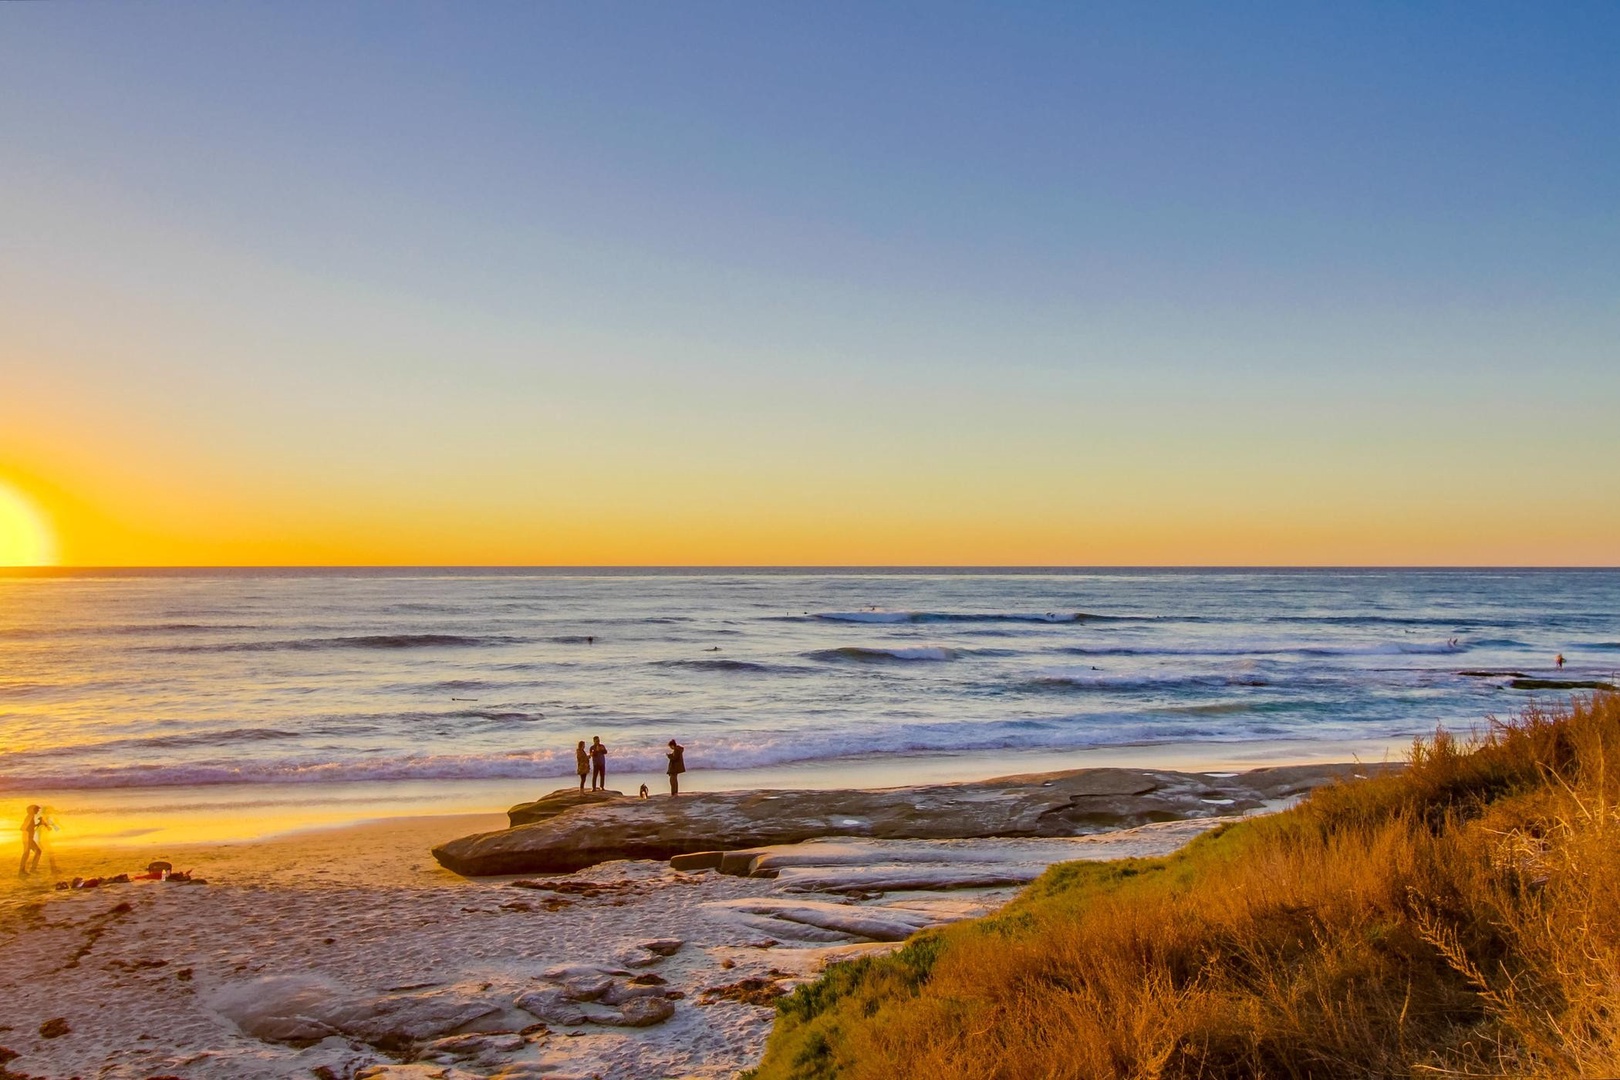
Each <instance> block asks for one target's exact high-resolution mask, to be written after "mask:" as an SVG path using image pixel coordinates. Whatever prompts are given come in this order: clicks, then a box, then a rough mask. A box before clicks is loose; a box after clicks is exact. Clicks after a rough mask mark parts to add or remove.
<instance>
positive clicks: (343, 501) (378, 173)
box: [0, 0, 1620, 566]
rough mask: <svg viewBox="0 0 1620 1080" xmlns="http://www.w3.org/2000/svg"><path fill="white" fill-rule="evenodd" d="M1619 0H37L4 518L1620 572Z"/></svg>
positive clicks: (905, 559) (21, 111)
mask: <svg viewBox="0 0 1620 1080" xmlns="http://www.w3.org/2000/svg"><path fill="white" fill-rule="evenodd" d="M1617 56H1620V5H1614V4H1591V5H1583V4H1577V3H1570V4H1559V5H1534V4H1523V3H1520V4H1493V3H1468V4H1461V3H1458V4H1439V3H1437V4H1405V3H1403V4H1379V3H1371V4H1358V5H1335V4H1287V5H1285V4H1266V5H1259V4H1245V3H1232V4H1219V5H1217V4H1175V3H1166V4H1153V5H1125V4H1116V5H1101V4H1096V5H1093V4H1071V3H1063V4H1041V3H1028V4H1021V5H992V4H984V5H961V4H950V3H928V4H907V3H888V4H871V3H860V4H853V3H852V4H842V3H825V4H815V5H786V4H744V3H735V4H729V3H682V4H668V3H651V2H648V3H613V2H601V3H596V2H593V3H589V4H585V3H555V4H532V3H503V2H498V0H486V2H482V3H479V4H476V5H465V4H453V3H448V2H443V3H412V2H388V3H353V2H338V3H327V2H320V3H316V2H300V0H286V2H278V3H274V4H265V3H259V4H251V3H237V4H214V5H210V4H201V3H195V2H184V3H182V2H156V3H147V4H138V5H117V4H95V3H90V4H43V3H41V4H5V5H0V564H4V563H6V562H8V561H9V562H12V563H20V562H60V563H63V564H67V565H88V566H98V565H280V564H291V565H300V564H373V565H389V564H402V565H421V564H447V565H477V564H501V565H542V564H561V565H608V564H656V565H700V564H712V565H744V564H751V565H772V564H776V565H809V564H821V565H874V564H886V565H1019V564H1022V565H1104V564H1124V565H1166V564H1190V565H1200V564H1202V565H1240V564H1241V565H1254V564H1292V565H1366V564H1372V565H1391V564H1395V565H1418V564H1426V565H1434V564H1440V565H1447V564H1453V565H1482V564H1489V565H1506V564H1518V565H1525V564H1530V565H1615V564H1617V563H1620V426H1617V424H1616V422H1615V414H1616V405H1617V403H1620V61H1617V60H1616V59H1615V58H1616V57H1617Z"/></svg>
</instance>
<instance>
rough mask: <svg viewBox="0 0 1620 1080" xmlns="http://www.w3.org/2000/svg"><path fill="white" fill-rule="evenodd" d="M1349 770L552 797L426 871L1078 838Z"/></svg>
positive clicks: (1272, 793)
mask: <svg viewBox="0 0 1620 1080" xmlns="http://www.w3.org/2000/svg"><path fill="white" fill-rule="evenodd" d="M1360 769H1361V767H1360V766H1356V765H1299V766H1286V767H1282V768H1272V769H1256V770H1253V771H1251V772H1247V773H1242V774H1240V775H1237V776H1217V775H1213V774H1207V773H1178V772H1168V771H1162V770H1144V769H1080V770H1074V771H1070V772H1055V773H1035V774H1030V775H1024V776H1008V777H1002V778H999V779H995V780H985V781H981V782H977V783H971V784H932V785H927V786H921V787H902V788H884V789H878V790H825V791H723V792H713V793H698V794H691V795H682V796H680V797H679V798H670V797H662V798H657V799H633V798H624V797H618V796H612V795H608V796H605V797H604V796H603V794H602V793H597V795H596V797H595V798H590V797H587V798H583V799H582V798H580V793H579V792H578V791H577V790H574V789H571V788H565V789H563V790H561V791H558V792H553V793H552V794H551V795H548V796H546V797H545V798H544V799H540V800H537V801H536V802H534V803H526V804H524V805H523V806H520V807H514V808H513V810H512V812H511V817H512V820H514V821H516V820H518V819H519V817H523V818H524V819H525V820H527V821H528V823H527V824H521V825H517V826H516V827H514V828H510V829H501V830H499V831H497V832H489V833H478V834H476V835H473V836H464V837H462V838H461V839H459V840H452V841H450V842H449V843H447V844H443V845H441V846H439V847H436V848H434V849H433V857H434V858H436V859H438V860H439V862H440V864H442V865H443V866H445V867H446V868H448V869H450V870H453V871H455V872H456V873H458V874H465V875H467V876H469V877H480V876H491V875H496V874H532V873H571V872H573V871H575V870H582V869H584V868H585V867H588V866H594V865H596V864H597V863H601V862H608V861H610V860H614V859H657V860H666V859H670V858H673V857H674V856H677V855H690V854H694V853H698V852H715V851H725V852H728V853H736V852H739V851H743V850H745V849H749V848H764V847H771V846H774V845H780V844H796V843H799V842H801V841H804V840H812V839H815V838H818V837H824V836H850V837H862V838H876V839H894V840H960V839H978V838H988V837H1001V836H1009V837H1011V836H1036V837H1058V836H1081V835H1085V834H1088V833H1095V832H1101V831H1104V830H1108V829H1120V828H1130V827H1132V826H1136V825H1144V824H1148V823H1150V822H1156V821H1178V820H1183V819H1187V818H1207V817H1218V816H1226V815H1232V814H1241V813H1244V812H1246V811H1250V810H1258V809H1261V808H1263V807H1264V806H1265V805H1266V804H1267V803H1268V802H1271V801H1273V800H1277V799H1282V798H1286V797H1289V796H1292V795H1296V794H1299V793H1301V792H1304V791H1308V790H1309V789H1310V788H1312V787H1315V786H1317V785H1319V784H1323V783H1327V782H1329V781H1331V780H1334V779H1338V778H1341V777H1350V776H1352V775H1355V774H1356V773H1357V772H1358V770H1360ZM520 812H521V813H520ZM751 854H752V853H750V855H751Z"/></svg>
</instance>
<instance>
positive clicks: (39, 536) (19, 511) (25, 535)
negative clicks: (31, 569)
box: [0, 480, 56, 566]
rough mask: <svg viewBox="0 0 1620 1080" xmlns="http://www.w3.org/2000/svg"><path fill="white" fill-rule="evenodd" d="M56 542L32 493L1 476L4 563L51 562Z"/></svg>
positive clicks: (0, 548) (0, 528) (0, 522)
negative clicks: (25, 492) (23, 491)
mask: <svg viewBox="0 0 1620 1080" xmlns="http://www.w3.org/2000/svg"><path fill="white" fill-rule="evenodd" d="M55 562H56V544H55V541H54V539H53V538H52V536H51V529H50V526H49V525H47V524H46V522H45V516H44V515H43V514H42V513H41V512H40V510H39V508H38V507H36V506H35V505H34V504H33V503H32V502H31V501H29V499H28V497H27V496H25V495H24V494H23V493H22V492H20V491H18V490H17V489H16V488H14V487H12V486H11V485H9V484H7V483H6V482H5V481H3V480H0V566H50V565H52V564H54V563H55Z"/></svg>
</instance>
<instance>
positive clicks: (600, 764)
mask: <svg viewBox="0 0 1620 1080" xmlns="http://www.w3.org/2000/svg"><path fill="white" fill-rule="evenodd" d="M590 755H591V790H592V791H595V790H597V789H598V788H600V789H602V790H603V791H606V790H607V747H605V746H603V745H602V736H600V735H592V736H591V750H590Z"/></svg>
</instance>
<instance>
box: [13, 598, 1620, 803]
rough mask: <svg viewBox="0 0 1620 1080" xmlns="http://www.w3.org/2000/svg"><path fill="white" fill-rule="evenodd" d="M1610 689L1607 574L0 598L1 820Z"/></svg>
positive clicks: (952, 756)
mask: <svg viewBox="0 0 1620 1080" xmlns="http://www.w3.org/2000/svg"><path fill="white" fill-rule="evenodd" d="M1558 653H1562V654H1563V655H1564V656H1565V658H1566V659H1567V666H1566V667H1565V668H1564V670H1563V671H1562V672H1557V671H1555V670H1554V666H1553V662H1554V657H1555V655H1557V654H1558ZM1616 668H1620V571H1614V570H1179V569H1160V570H1114V569H1100V570H1052V571H1024V570H1017V571H994V570H986V571H971V570H948V571H915V570H870V571H860V570H838V571H820V570H815V571H798V570H752V569H750V570H701V571H692V570H684V571H683V570H667V571H666V570H657V571H649V570H600V571H579V570H566V571H565V570H526V569H523V570H483V569H477V570H440V569H433V570H392V569H390V570H224V571H221V570H208V571H201V570H198V571H121V572H105V571H104V572H93V571H72V572H69V571H57V572H51V573H43V574H40V573H35V574H24V573H12V574H9V575H6V576H3V577H0V792H4V793H5V794H6V796H7V797H8V800H9V801H16V799H20V798H22V797H24V796H25V794H26V793H29V792H35V791H44V792H53V793H60V792H75V791H77V792H85V791H95V790H100V791H104V792H106V791H124V792H131V793H133V792H136V791H141V792H148V793H150V792H153V791H168V792H171V793H173V792H177V791H180V790H186V791H193V792H194V791H197V790H206V789H209V788H211V787H214V786H219V785H228V786H230V787H231V789H232V790H233V791H234V792H236V793H237V796H236V797H238V798H241V797H242V796H241V794H240V793H241V792H242V791H244V790H246V791H249V792H258V793H259V794H260V795H264V794H265V793H267V792H271V791H274V792H277V793H278V794H276V795H275V796H274V799H279V800H297V799H303V798H310V797H313V796H311V795H308V794H299V793H300V792H306V793H307V792H313V791H315V790H316V788H314V787H309V785H323V784H324V785H332V784H341V785H345V787H344V790H345V791H348V792H353V791H356V790H359V791H361V792H365V791H367V790H371V791H376V792H381V791H383V790H385V786H386V785H400V784H416V785H423V784H427V785H429V786H433V787H437V786H440V785H444V784H449V783H451V782H470V781H503V782H505V781H510V782H514V783H519V782H521V783H524V784H527V783H528V782H530V781H560V782H564V783H567V782H572V777H573V773H574V757H573V752H572V751H573V747H574V744H575V742H576V741H578V740H580V739H586V740H589V739H590V737H592V736H601V738H602V740H603V741H604V742H605V743H606V744H607V745H608V747H609V748H610V758H609V768H610V779H612V778H614V777H616V776H621V775H631V774H634V775H641V774H646V775H648V776H656V774H658V773H659V772H661V771H662V766H663V761H664V758H663V753H664V744H665V742H666V741H667V740H668V739H670V738H675V739H678V740H679V741H680V742H682V743H683V744H685V746H686V747H687V751H686V760H687V763H688V766H689V767H690V769H691V770H692V774H691V777H690V781H691V786H692V787H693V788H694V789H701V788H703V787H707V788H711V789H713V788H720V787H726V786H731V785H730V784H729V783H728V776H735V777H739V778H744V779H746V778H748V777H757V776H758V775H759V773H760V770H778V772H781V771H782V770H786V773H784V775H791V774H792V772H793V770H795V769H807V768H811V767H815V768H818V769H819V770H820V772H819V773H818V775H820V776H822V777H823V778H825V777H826V776H829V775H833V776H835V775H837V773H838V771H839V770H838V768H837V767H838V766H839V764H840V763H848V764H849V765H850V766H851V767H852V768H853V767H854V766H856V765H863V766H867V767H870V766H871V765H872V764H873V762H874V761H880V762H881V763H883V764H884V765H885V767H887V768H888V769H889V770H890V775H894V776H904V775H905V774H906V772H907V769H908V765H907V763H908V762H923V761H935V762H937V761H938V760H941V759H949V760H951V761H954V762H956V763H957V764H956V767H955V771H956V772H957V773H959V774H961V775H976V776H989V775H995V774H997V773H998V772H999V773H1006V772H1010V771H1027V770H1028V767H1029V766H1030V764H1031V763H1032V762H1033V763H1035V764H1039V763H1040V762H1042V761H1046V760H1052V761H1057V760H1058V759H1060V758H1061V759H1062V761H1063V763H1066V764H1072V763H1074V761H1075V755H1077V754H1078V755H1080V760H1081V761H1082V762H1083V761H1084V760H1085V755H1086V754H1087V753H1102V752H1105V751H1106V752H1107V757H1108V763H1110V764H1118V763H1121V762H1122V761H1124V760H1129V759H1131V758H1132V757H1133V756H1138V757H1141V758H1142V759H1143V760H1144V761H1145V760H1149V759H1151V758H1154V757H1155V755H1158V756H1162V754H1163V752H1164V751H1165V749H1166V748H1172V747H1174V748H1182V749H1183V750H1185V749H1186V748H1199V747H1202V748H1205V750H1206V751H1207V753H1208V755H1210V756H1211V759H1213V758H1215V757H1220V756H1222V755H1227V756H1230V753H1231V752H1232V751H1235V750H1238V749H1241V748H1242V747H1245V746H1265V747H1268V748H1270V750H1271V753H1272V755H1273V756H1277V755H1278V754H1280V755H1281V756H1283V757H1287V756H1290V755H1291V754H1292V755H1293V756H1298V757H1301V758H1305V757H1312V756H1317V753H1316V751H1317V748H1320V747H1324V746H1342V745H1355V746H1360V747H1377V746H1384V747H1399V746H1401V745H1404V744H1405V743H1407V742H1409V741H1410V739H1411V738H1412V737H1413V736H1416V735H1423V734H1427V733H1431V732H1432V731H1433V730H1434V729H1435V727H1436V726H1437V725H1444V726H1447V727H1450V728H1453V729H1457V730H1464V729H1467V728H1469V727H1471V726H1478V725H1479V724H1480V723H1482V722H1483V721H1484V719H1485V718H1486V717H1487V716H1488V715H1496V716H1507V715H1511V714H1512V713H1514V712H1515V711H1517V710H1518V709H1520V708H1522V707H1523V706H1524V705H1525V704H1527V703H1528V702H1529V701H1530V700H1532V699H1540V700H1543V701H1545V700H1556V699H1558V698H1560V697H1562V696H1567V695H1566V694H1565V693H1563V692H1560V691H1557V690H1552V691H1548V690H1539V691H1536V690H1531V691H1527V690H1522V689H1515V688H1514V686H1513V684H1514V681H1515V679H1522V678H1523V677H1532V678H1543V679H1564V680H1570V681H1603V680H1608V679H1610V678H1612V677H1613V673H1614V671H1615V669H1616ZM1481 672H1487V673H1492V674H1479V673H1481ZM1278 748H1281V749H1280V750H1279V749H1278ZM1294 751H1297V754H1294V753H1293V752H1294ZM1195 756H1196V755H1195ZM1099 760H1100V759H1099ZM1015 765H1016V766H1017V768H1016V769H1014V768H1013V766H1015ZM936 771H937V770H936ZM365 785H376V786H375V787H370V788H368V787H365ZM551 786H555V784H551V783H549V782H548V783H541V784H538V785H535V787H536V789H537V790H543V789H546V788H549V787H551ZM13 797H14V798H13ZM57 797H61V796H60V795H58V796H57ZM171 797H172V796H171ZM360 801H364V798H363V797H361V799H360Z"/></svg>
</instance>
